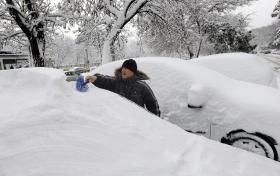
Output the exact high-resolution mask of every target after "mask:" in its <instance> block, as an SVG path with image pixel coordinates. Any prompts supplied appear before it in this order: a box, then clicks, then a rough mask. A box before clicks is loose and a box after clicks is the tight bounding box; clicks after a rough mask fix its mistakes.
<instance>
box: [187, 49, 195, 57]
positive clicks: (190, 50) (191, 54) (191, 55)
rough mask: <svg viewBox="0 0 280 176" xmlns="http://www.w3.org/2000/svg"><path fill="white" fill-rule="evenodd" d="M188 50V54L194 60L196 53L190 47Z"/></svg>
mask: <svg viewBox="0 0 280 176" xmlns="http://www.w3.org/2000/svg"><path fill="white" fill-rule="evenodd" d="M187 49H188V52H189V54H190V59H192V58H193V56H194V53H193V51H192V49H191V48H190V46H188V47H187Z"/></svg>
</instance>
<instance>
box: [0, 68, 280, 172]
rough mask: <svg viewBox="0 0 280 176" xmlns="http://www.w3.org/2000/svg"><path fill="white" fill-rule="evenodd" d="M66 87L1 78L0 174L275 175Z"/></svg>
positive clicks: (127, 106)
mask: <svg viewBox="0 0 280 176" xmlns="http://www.w3.org/2000/svg"><path fill="white" fill-rule="evenodd" d="M64 80H65V77H64V74H63V72H62V71H60V70H55V69H45V68H36V69H18V70H8V71H1V72H0V97H1V98H0V106H1V114H0V117H1V118H0V136H1V138H0V175H5V176H16V175H24V176H31V175H41V176H50V175H59V176H64V175H65V176H66V175H67V176H70V175H73V176H77V175H83V176H86V175H90V176H92V175H98V176H111V175H114V176H131V175H133V176H134V175H145V176H155V175H162V176H183V175H184V176H187V175H192V176H201V175H207V176H216V175H223V176H230V175H234V176H258V175H259V176H263V175H270V176H279V173H280V164H279V163H278V162H275V161H272V160H269V159H266V158H264V157H260V156H257V155H255V154H251V153H248V152H245V151H241V150H239V149H235V148H232V147H230V146H227V145H222V144H220V143H217V142H214V141H210V140H207V139H205V138H204V137H199V136H196V135H192V134H189V133H187V132H185V131H184V130H182V129H180V128H178V127H177V126H175V125H172V124H170V123H168V122H166V121H164V120H162V119H159V118H158V117H157V116H154V115H152V114H151V113H149V112H147V111H145V110H144V109H142V108H141V107H138V106H137V105H135V104H133V103H131V102H129V101H127V100H126V99H124V98H122V97H120V96H118V95H116V94H113V93H111V92H108V91H105V90H101V89H98V88H95V87H94V86H90V90H89V92H87V93H80V92H77V91H76V90H75V87H74V85H73V84H72V83H68V82H66V81H64Z"/></svg>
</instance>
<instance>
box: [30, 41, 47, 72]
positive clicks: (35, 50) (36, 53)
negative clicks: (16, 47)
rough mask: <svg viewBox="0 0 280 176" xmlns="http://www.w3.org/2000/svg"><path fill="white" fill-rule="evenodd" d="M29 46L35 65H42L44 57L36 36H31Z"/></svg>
mask: <svg viewBox="0 0 280 176" xmlns="http://www.w3.org/2000/svg"><path fill="white" fill-rule="evenodd" d="M29 42H30V46H31V54H32V58H33V62H34V66H35V67H44V66H45V63H44V58H43V57H42V56H41V53H40V49H39V45H38V41H37V39H36V37H32V38H31V39H30V40H29Z"/></svg>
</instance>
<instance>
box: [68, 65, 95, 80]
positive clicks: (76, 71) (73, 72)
mask: <svg viewBox="0 0 280 176" xmlns="http://www.w3.org/2000/svg"><path fill="white" fill-rule="evenodd" d="M89 71H90V70H89V69H86V68H83V67H73V68H71V69H70V70H69V71H66V72H64V74H65V75H66V81H75V80H76V79H77V77H78V76H79V75H80V74H82V73H86V72H89Z"/></svg>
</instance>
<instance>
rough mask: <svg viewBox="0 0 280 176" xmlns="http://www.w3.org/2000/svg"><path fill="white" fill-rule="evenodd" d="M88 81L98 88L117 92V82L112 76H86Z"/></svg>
mask: <svg viewBox="0 0 280 176" xmlns="http://www.w3.org/2000/svg"><path fill="white" fill-rule="evenodd" d="M85 79H86V81H87V82H89V83H92V84H93V85H95V86H96V87H98V88H101V89H106V90H110V91H112V92H114V91H115V84H116V80H115V79H114V78H113V77H110V76H104V75H100V74H95V75H91V76H86V78H85Z"/></svg>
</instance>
